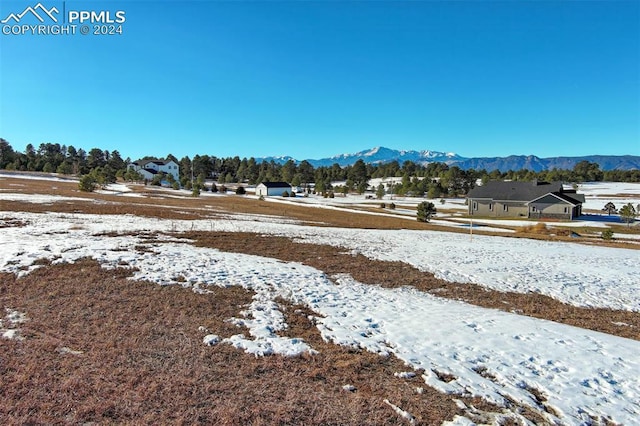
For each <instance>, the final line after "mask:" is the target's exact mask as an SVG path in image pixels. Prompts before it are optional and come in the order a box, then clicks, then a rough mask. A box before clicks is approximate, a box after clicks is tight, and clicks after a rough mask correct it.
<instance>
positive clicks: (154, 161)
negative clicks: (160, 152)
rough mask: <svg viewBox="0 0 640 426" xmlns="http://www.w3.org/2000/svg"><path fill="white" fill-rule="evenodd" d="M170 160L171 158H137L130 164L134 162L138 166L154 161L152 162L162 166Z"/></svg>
mask: <svg viewBox="0 0 640 426" xmlns="http://www.w3.org/2000/svg"><path fill="white" fill-rule="evenodd" d="M171 161H173V160H158V159H153V158H152V159H150V160H137V161H134V162H133V163H132V164H135V165H136V166H139V167H145V166H146V165H147V164H149V163H154V164H157V165H158V166H164V165H167V164H169V163H170V162H171Z"/></svg>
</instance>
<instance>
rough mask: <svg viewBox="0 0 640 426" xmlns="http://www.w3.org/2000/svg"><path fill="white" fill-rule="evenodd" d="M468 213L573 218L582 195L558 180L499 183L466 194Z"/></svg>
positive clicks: (486, 185)
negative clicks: (564, 186)
mask: <svg viewBox="0 0 640 426" xmlns="http://www.w3.org/2000/svg"><path fill="white" fill-rule="evenodd" d="M467 201H468V208H469V215H470V216H482V217H526V218H531V219H540V218H554V219H567V220H572V219H574V218H576V217H578V216H580V215H581V214H582V203H584V195H583V194H577V193H576V191H575V190H572V189H564V188H563V187H562V183H561V182H552V183H549V182H538V181H533V182H500V181H491V182H487V183H486V184H484V185H482V186H477V187H475V188H473V189H472V190H471V191H469V194H468V195H467Z"/></svg>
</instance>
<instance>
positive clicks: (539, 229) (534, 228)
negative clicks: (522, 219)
mask: <svg viewBox="0 0 640 426" xmlns="http://www.w3.org/2000/svg"><path fill="white" fill-rule="evenodd" d="M516 232H518V233H521V234H539V235H548V234H549V233H550V231H549V229H548V228H547V225H546V224H544V223H542V222H538V223H536V224H535V225H527V226H521V227H519V228H518V229H516Z"/></svg>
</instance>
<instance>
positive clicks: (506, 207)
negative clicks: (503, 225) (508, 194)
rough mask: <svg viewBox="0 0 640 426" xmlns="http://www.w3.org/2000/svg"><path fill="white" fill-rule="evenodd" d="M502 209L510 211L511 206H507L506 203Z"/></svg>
mask: <svg viewBox="0 0 640 426" xmlns="http://www.w3.org/2000/svg"><path fill="white" fill-rule="evenodd" d="M502 211H503V212H508V211H509V206H507V205H506V204H504V205H503V206H502Z"/></svg>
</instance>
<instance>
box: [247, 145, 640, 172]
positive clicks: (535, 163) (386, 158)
mask: <svg viewBox="0 0 640 426" xmlns="http://www.w3.org/2000/svg"><path fill="white" fill-rule="evenodd" d="M256 160H257V161H258V162H260V161H274V162H276V163H280V164H284V163H286V162H287V161H289V160H293V161H295V162H296V163H299V162H300V161H299V160H296V159H294V158H292V157H288V156H285V157H264V158H258V159H256ZM358 160H363V161H364V162H365V163H368V164H384V163H389V162H391V161H397V162H398V163H399V164H400V165H402V163H404V162H405V161H412V162H414V163H416V164H422V165H426V164H429V163H446V164H448V165H450V166H458V167H460V168H461V169H465V170H466V169H476V170H481V169H485V170H487V171H491V170H495V169H498V170H500V171H501V172H506V171H508V170H522V169H527V170H533V171H535V172H539V171H542V170H551V169H554V168H556V169H565V170H567V169H573V167H574V166H575V165H576V164H578V163H579V162H580V161H585V160H586V161H589V162H592V163H597V164H599V165H600V169H601V170H633V169H638V170H640V156H637V155H587V156H580V157H548V158H540V157H537V156H535V155H510V156H508V157H474V158H466V157H461V156H460V155H458V154H455V153H452V152H438V151H429V150H424V151H413V150H410V151H405V150H395V149H389V148H385V147H376V148H372V149H368V150H364V151H360V152H356V153H354V154H340V155H335V156H333V157H328V158H321V159H306V161H308V162H309V163H310V164H311V165H313V166H314V167H322V166H325V167H330V166H332V165H333V164H336V163H337V164H339V165H340V166H341V167H344V166H349V165H352V164H353V163H355V162H356V161H358Z"/></svg>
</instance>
